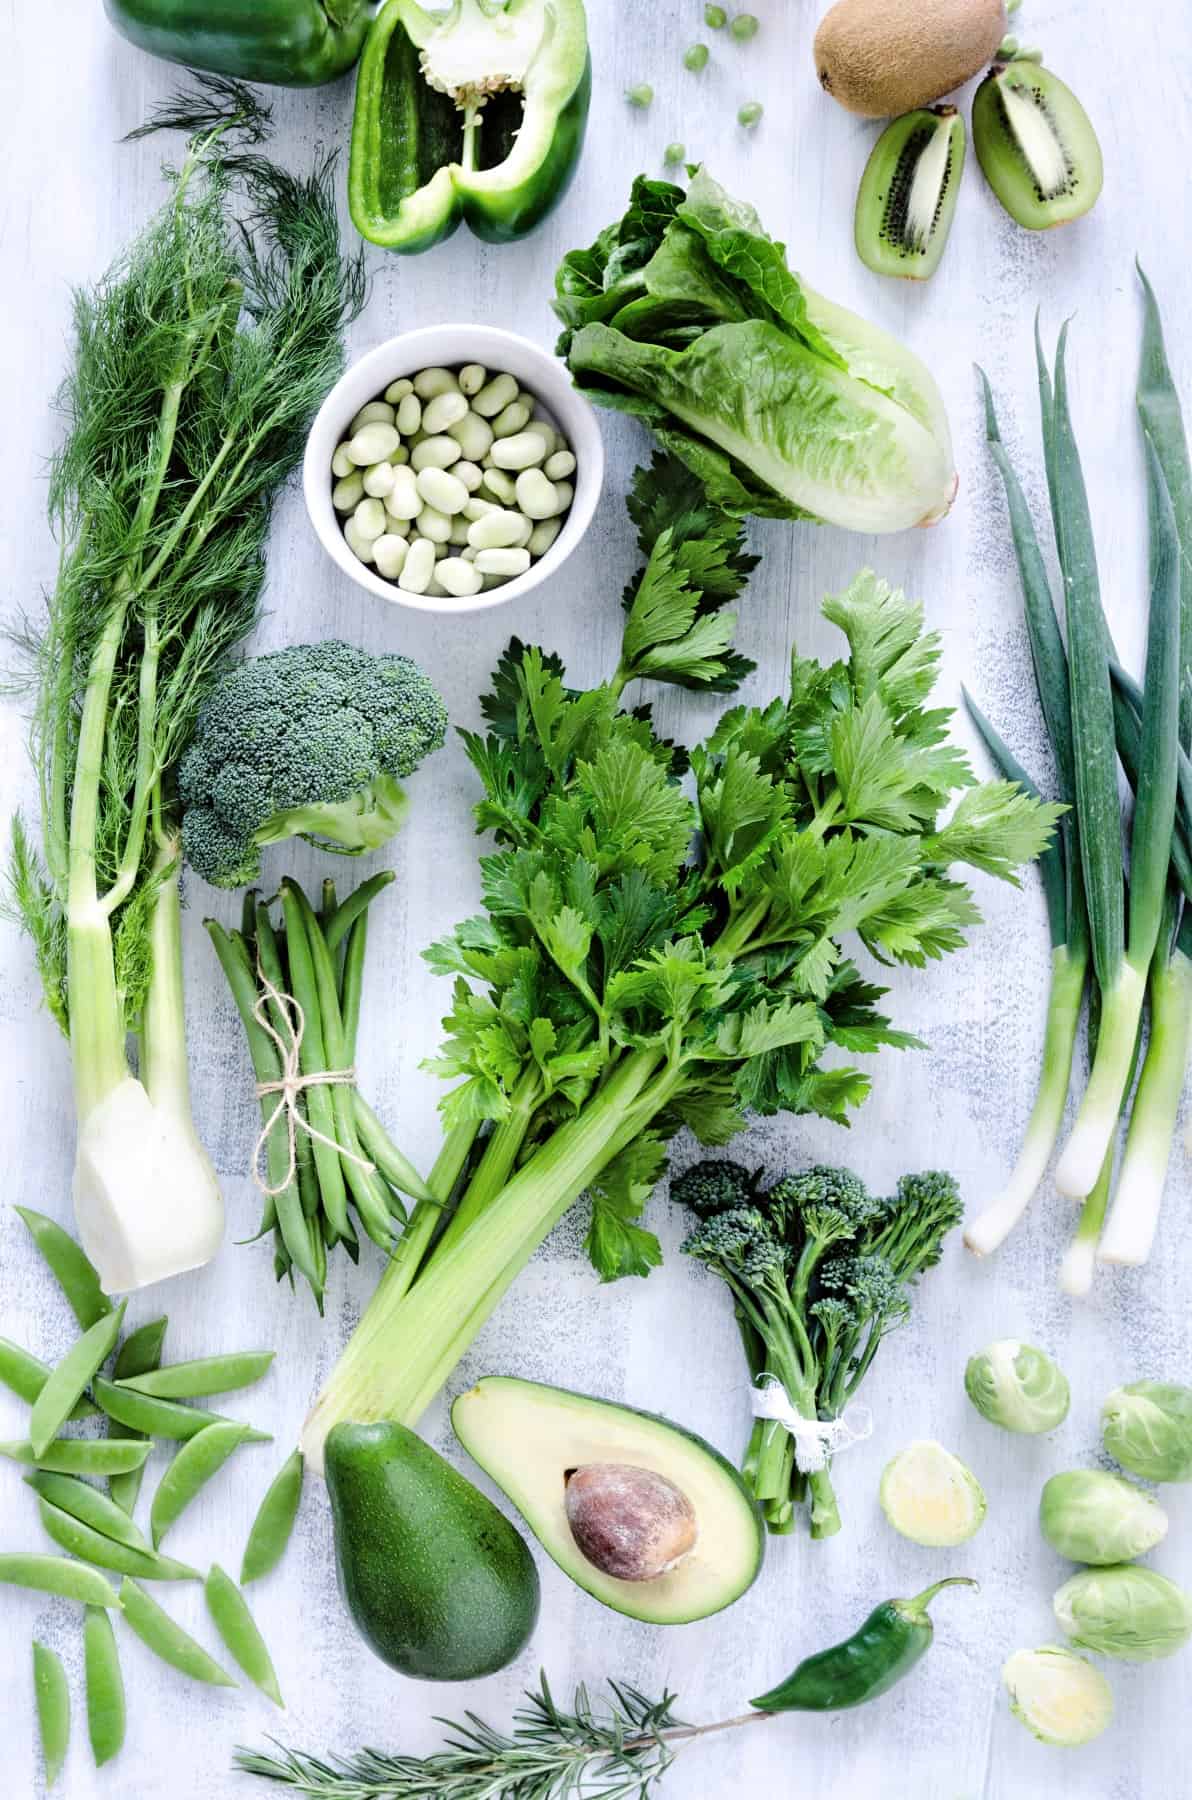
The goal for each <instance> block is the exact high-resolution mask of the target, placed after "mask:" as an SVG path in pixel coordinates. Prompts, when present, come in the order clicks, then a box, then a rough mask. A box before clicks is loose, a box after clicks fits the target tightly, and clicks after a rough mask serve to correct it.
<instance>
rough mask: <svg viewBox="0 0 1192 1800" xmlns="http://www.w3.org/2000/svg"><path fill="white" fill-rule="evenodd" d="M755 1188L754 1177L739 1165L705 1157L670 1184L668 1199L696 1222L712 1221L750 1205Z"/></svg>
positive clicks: (755, 1177)
mask: <svg viewBox="0 0 1192 1800" xmlns="http://www.w3.org/2000/svg"><path fill="white" fill-rule="evenodd" d="M756 1186H757V1176H756V1175H751V1174H750V1172H749V1170H748V1169H743V1168H742V1167H741V1165H740V1163H735V1162H724V1161H718V1160H716V1159H715V1158H711V1157H709V1158H707V1159H706V1160H705V1161H704V1162H698V1163H696V1164H694V1166H693V1167H692V1168H690V1169H685V1170H684V1171H683V1173H682V1175H679V1176H678V1177H676V1179H675V1180H674V1181H672V1182H671V1199H672V1200H677V1201H678V1203H679V1205H680V1206H686V1207H688V1208H689V1210H690V1211H691V1212H693V1213H695V1214H696V1216H697V1217H698V1218H701V1219H712V1218H715V1217H716V1215H717V1213H723V1212H729V1211H731V1210H732V1209H733V1208H734V1207H739V1206H750V1205H752V1204H753V1199H754V1193H755V1190H756Z"/></svg>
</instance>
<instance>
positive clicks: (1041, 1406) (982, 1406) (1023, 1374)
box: [964, 1338, 1068, 1434]
mask: <svg viewBox="0 0 1192 1800" xmlns="http://www.w3.org/2000/svg"><path fill="white" fill-rule="evenodd" d="M964 1391H965V1393H966V1394H967V1395H968V1397H969V1399H970V1400H971V1401H972V1403H973V1405H974V1406H975V1407H976V1409H977V1411H978V1412H979V1413H980V1414H981V1417H982V1418H983V1419H988V1420H989V1423H990V1424H991V1425H1001V1426H1002V1427H1003V1428H1004V1429H1005V1430H1006V1431H1021V1432H1027V1433H1032V1434H1034V1433H1037V1432H1040V1431H1054V1429H1055V1427H1056V1426H1057V1425H1062V1424H1063V1422H1064V1420H1065V1419H1066V1418H1067V1416H1068V1382H1067V1379H1066V1377H1065V1375H1064V1373H1063V1371H1062V1369H1059V1368H1058V1367H1057V1366H1056V1364H1055V1363H1054V1362H1052V1360H1051V1358H1050V1356H1048V1354H1047V1352H1046V1351H1045V1350H1037V1349H1036V1348H1035V1346H1034V1345H1033V1344H1020V1343H1019V1342H1018V1340H1017V1338H1002V1339H1001V1340H1000V1342H998V1343H996V1344H990V1346H989V1348H988V1349H987V1350H982V1351H981V1352H980V1354H979V1355H977V1356H971V1357H970V1358H969V1362H968V1367H967V1368H966V1369H965V1371H964Z"/></svg>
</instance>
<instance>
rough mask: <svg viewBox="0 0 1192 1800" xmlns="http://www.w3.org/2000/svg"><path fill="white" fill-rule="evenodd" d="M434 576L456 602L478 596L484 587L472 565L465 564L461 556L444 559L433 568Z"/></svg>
mask: <svg viewBox="0 0 1192 1800" xmlns="http://www.w3.org/2000/svg"><path fill="white" fill-rule="evenodd" d="M435 576H436V578H437V579H438V580H439V581H440V582H441V583H442V585H443V586H444V587H445V588H446V590H447V592H448V593H449V594H453V595H454V596H455V598H456V599H457V600H464V599H466V598H467V596H468V595H469V594H478V593H479V592H480V590H481V588H482V587H483V586H484V583H483V581H482V580H481V579H480V576H479V575H478V574H477V572H476V570H475V568H474V567H473V565H472V564H471V563H470V562H465V561H464V559H463V557H462V556H448V557H444V559H443V561H442V562H441V563H439V564H438V565H437V566H436V568H435Z"/></svg>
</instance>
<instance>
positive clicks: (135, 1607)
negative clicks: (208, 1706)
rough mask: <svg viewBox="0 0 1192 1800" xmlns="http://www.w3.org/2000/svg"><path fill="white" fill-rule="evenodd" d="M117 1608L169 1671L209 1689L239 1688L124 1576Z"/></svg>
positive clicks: (163, 1611)
mask: <svg viewBox="0 0 1192 1800" xmlns="http://www.w3.org/2000/svg"><path fill="white" fill-rule="evenodd" d="M120 1604H121V1605H122V1606H123V1608H124V1617H125V1619H126V1621H127V1623H128V1624H129V1626H130V1627H131V1629H132V1630H133V1631H135V1632H136V1634H137V1636H138V1637H139V1638H140V1640H141V1642H142V1643H143V1644H144V1645H145V1646H146V1648H147V1649H149V1650H152V1652H153V1654H154V1655H155V1656H160V1657H161V1660H162V1662H167V1663H169V1665H170V1667H171V1668H172V1669H177V1670H178V1671H179V1672H180V1673H181V1674H183V1675H189V1676H190V1678H191V1680H192V1681H205V1682H207V1683H208V1685H209V1686H211V1687H236V1686H237V1685H238V1683H237V1682H236V1680H235V1677H234V1676H231V1675H229V1674H228V1672H227V1670H226V1669H221V1668H220V1666H219V1664H218V1663H217V1662H216V1661H215V1659H214V1657H211V1656H208V1654H207V1652H206V1651H205V1650H204V1648H203V1646H202V1644H199V1643H196V1641H195V1639H194V1638H192V1637H191V1635H190V1633H189V1632H188V1631H183V1629H182V1627H181V1625H179V1624H177V1623H176V1622H175V1620H173V1619H171V1617H170V1615H169V1613H168V1612H166V1611H165V1610H164V1608H162V1607H160V1606H159V1605H158V1604H157V1601H156V1600H151V1599H150V1598H149V1595H148V1594H147V1593H146V1592H145V1590H144V1588H140V1587H138V1586H137V1584H136V1582H135V1581H133V1580H131V1579H130V1578H129V1577H128V1576H127V1575H126V1576H125V1578H124V1580H123V1581H122V1582H121V1584H120Z"/></svg>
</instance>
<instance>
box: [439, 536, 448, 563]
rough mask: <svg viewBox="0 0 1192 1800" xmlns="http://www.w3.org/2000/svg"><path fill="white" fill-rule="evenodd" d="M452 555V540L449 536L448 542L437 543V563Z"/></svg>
mask: <svg viewBox="0 0 1192 1800" xmlns="http://www.w3.org/2000/svg"><path fill="white" fill-rule="evenodd" d="M450 555H451V540H450V538H448V540H447V542H446V543H444V544H436V545H435V561H436V563H440V562H442V560H443V558H444V557H445V556H450Z"/></svg>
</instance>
